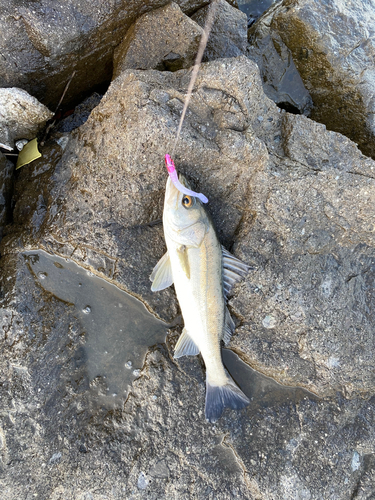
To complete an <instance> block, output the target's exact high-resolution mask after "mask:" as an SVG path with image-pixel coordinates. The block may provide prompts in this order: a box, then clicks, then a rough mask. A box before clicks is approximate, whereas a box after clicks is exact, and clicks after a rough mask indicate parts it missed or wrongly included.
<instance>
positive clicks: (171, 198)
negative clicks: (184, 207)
mask: <svg viewBox="0 0 375 500" xmlns="http://www.w3.org/2000/svg"><path fill="white" fill-rule="evenodd" d="M178 180H179V181H180V182H181V184H182V185H183V186H185V187H186V188H188V189H190V186H189V183H188V182H187V180H186V179H185V177H184V176H183V175H182V174H179V176H178ZM183 196H184V194H183V193H182V192H181V191H179V190H178V189H177V188H176V186H175V185H174V184H173V182H172V180H171V178H170V177H168V180H167V185H166V188H165V201H166V203H167V204H168V206H170V207H172V208H174V209H175V210H177V209H178V205H179V203H180V202H181V199H182V197H183Z"/></svg>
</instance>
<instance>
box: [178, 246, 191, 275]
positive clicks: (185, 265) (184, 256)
mask: <svg viewBox="0 0 375 500" xmlns="http://www.w3.org/2000/svg"><path fill="white" fill-rule="evenodd" d="M177 255H178V258H179V260H180V264H181V267H182V269H183V270H184V273H185V274H186V277H187V279H188V280H189V279H190V265H189V256H188V252H187V248H186V246H185V245H181V246H180V248H178V249H177Z"/></svg>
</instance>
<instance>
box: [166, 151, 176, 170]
mask: <svg viewBox="0 0 375 500" xmlns="http://www.w3.org/2000/svg"><path fill="white" fill-rule="evenodd" d="M165 166H166V167H167V170H168V173H169V174H171V173H172V172H173V171H174V170H176V167H175V166H174V162H173V160H172V158H171V157H170V156H169V155H165Z"/></svg>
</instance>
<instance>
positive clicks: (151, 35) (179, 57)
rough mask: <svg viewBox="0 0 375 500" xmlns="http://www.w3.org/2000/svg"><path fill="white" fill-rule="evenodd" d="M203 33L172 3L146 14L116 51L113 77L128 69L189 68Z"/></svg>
mask: <svg viewBox="0 0 375 500" xmlns="http://www.w3.org/2000/svg"><path fill="white" fill-rule="evenodd" d="M202 33H203V30H202V29H201V28H200V27H199V26H198V25H197V24H196V23H194V22H193V21H192V20H191V19H190V18H189V17H188V16H186V15H185V14H184V13H183V12H182V11H181V9H180V8H179V6H178V5H177V4H175V3H173V2H172V3H170V4H168V5H166V6H165V7H162V8H161V9H157V10H154V11H152V12H148V13H146V14H144V15H143V16H142V17H140V18H139V19H137V21H136V22H135V23H134V24H133V25H132V26H131V27H130V29H129V30H128V32H127V33H126V36H125V38H124V40H123V41H122V42H121V44H120V45H119V46H118V47H117V48H116V50H115V53H114V69H113V78H116V77H117V76H118V75H119V74H120V73H122V71H124V70H125V69H158V70H168V71H176V70H178V69H182V68H189V67H190V66H192V65H193V64H194V60H195V56H196V54H197V52H198V46H199V42H200V39H201V36H202ZM145 40H149V41H150V42H152V43H145Z"/></svg>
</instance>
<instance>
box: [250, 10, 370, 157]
mask: <svg viewBox="0 0 375 500" xmlns="http://www.w3.org/2000/svg"><path fill="white" fill-rule="evenodd" d="M374 14H375V3H374V1H373V0H368V1H365V2H359V3H356V2H341V1H339V0H329V1H325V0H324V1H323V0H314V1H310V0H286V1H284V2H282V3H281V4H279V5H278V8H277V9H276V10H275V12H274V15H273V19H272V21H271V23H270V28H271V31H276V32H277V33H278V34H279V35H280V37H281V39H282V40H283V42H284V43H285V44H286V45H287V47H288V48H289V49H290V51H291V53H292V56H293V60H294V63H295V64H296V67H297V69H298V71H299V73H300V75H301V77H302V80H303V81H304V83H305V86H306V88H307V89H308V91H309V92H310V94H311V96H312V99H313V102H314V109H313V111H312V115H311V117H312V118H313V119H314V120H317V121H319V122H322V123H324V124H325V125H326V126H327V128H329V129H330V130H335V131H337V132H341V133H342V134H344V135H346V136H348V137H349V138H350V139H352V140H353V141H355V142H356V143H358V145H359V147H360V149H361V150H362V152H363V153H364V154H366V155H368V156H372V157H373V158H375V146H374V145H375V141H374V138H375V99H374V87H375V63H374V55H375V45H374V39H375V25H374ZM267 19H268V18H267ZM258 22H259V23H261V22H262V21H261V20H259V21H258ZM266 22H267V24H269V20H268V21H266Z"/></svg>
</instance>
